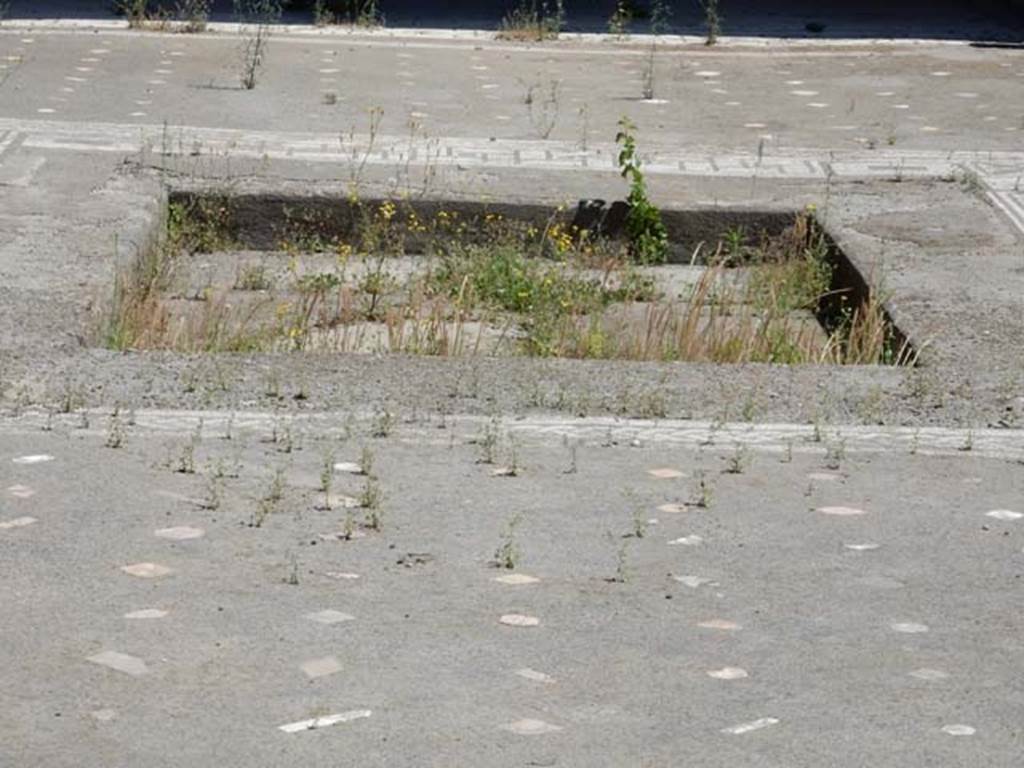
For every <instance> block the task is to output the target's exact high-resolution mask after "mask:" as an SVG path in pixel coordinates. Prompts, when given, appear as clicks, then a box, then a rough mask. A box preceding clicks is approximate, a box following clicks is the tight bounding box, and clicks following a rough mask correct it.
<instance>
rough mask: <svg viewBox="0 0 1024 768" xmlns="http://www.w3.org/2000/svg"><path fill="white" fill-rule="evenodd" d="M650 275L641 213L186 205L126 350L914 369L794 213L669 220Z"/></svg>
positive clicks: (133, 271) (258, 200)
mask: <svg viewBox="0 0 1024 768" xmlns="http://www.w3.org/2000/svg"><path fill="white" fill-rule="evenodd" d="M661 217H662V221H663V223H664V227H665V231H666V232H667V235H668V243H667V249H666V250H665V252H664V254H663V256H664V259H663V263H656V264H654V263H638V261H637V259H636V258H635V252H634V249H632V248H631V245H630V243H629V241H628V238H626V236H625V235H624V234H623V231H622V226H621V223H622V218H623V206H622V204H614V205H612V206H605V205H604V204H603V203H601V202H600V201H581V202H580V204H579V205H578V206H577V207H576V208H575V209H574V208H572V207H571V206H563V207H560V208H556V209H552V208H551V207H550V206H540V205H495V204H483V203H467V202H444V201H416V202H411V201H400V200H390V199H381V200H359V199H356V198H349V199H338V198H328V197H316V198H302V197H285V196H268V195H248V196H247V195H239V196H227V195H214V194H199V193H194V192H175V193H172V194H171V195H170V196H169V203H168V210H167V230H166V236H165V237H164V238H162V241H161V242H160V243H158V244H157V245H156V246H154V247H152V248H150V249H148V250H146V251H145V252H144V253H142V254H141V255H140V257H139V258H138V261H137V262H136V263H135V264H133V265H132V266H131V268H130V269H128V270H126V271H124V272H122V273H121V274H120V275H119V277H118V279H117V284H116V287H115V290H114V296H113V300H112V302H111V304H110V308H109V312H108V313H107V314H106V316H105V317H104V318H103V322H102V329H101V333H102V336H103V341H104V343H105V344H106V345H107V346H110V347H112V348H116V349H169V350H176V351H181V352H259V351H282V350H295V351H297V352H308V353H327V352H335V353H387V352H390V353H404V354H422V355H441V356H458V355H491V356H508V355H531V356H546V357H567V358H604V359H625V360H659V361H710V362H721V363H742V362H768V363H787V364H791V363H819V364H905V363H908V362H911V361H912V360H913V356H914V351H913V350H912V349H911V348H910V346H909V344H908V343H907V342H906V340H905V338H904V337H903V335H902V334H901V333H900V332H899V329H898V328H896V327H895V326H894V325H893V323H892V322H891V320H890V318H889V316H888V314H887V313H886V311H885V308H884V303H885V302H884V299H885V296H884V294H883V292H882V291H881V290H880V289H879V287H878V286H875V285H871V284H870V281H869V280H868V279H866V278H865V277H864V276H862V275H861V274H859V273H858V272H857V271H856V269H854V268H853V266H852V265H851V264H850V262H849V261H848V260H847V259H846V258H845V256H844V254H843V253H842V252H841V251H840V249H839V248H838V247H837V246H836V245H835V243H834V242H833V241H832V239H831V238H830V237H829V236H828V234H827V232H825V231H824V229H823V228H822V227H821V226H820V225H819V223H818V222H817V220H816V218H815V216H814V210H813V209H807V210H802V211H796V212H788V213H784V212H767V213H766V212H752V211H739V210H734V211H729V210H720V209H716V210H713V211H676V210H665V211H662V212H661Z"/></svg>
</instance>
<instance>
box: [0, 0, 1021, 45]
mask: <svg viewBox="0 0 1024 768" xmlns="http://www.w3.org/2000/svg"><path fill="white" fill-rule="evenodd" d="M332 1H334V0H332ZM530 1H531V0H526V2H530ZM362 2H366V0H362ZM518 2H519V0H447V2H436V1H435V2H430V1H429V0H378V8H379V11H380V13H381V14H382V15H383V17H384V20H385V23H386V24H387V25H388V26H393V27H446V28H450V27H454V28H466V29H471V28H477V29H497V28H498V26H499V25H500V23H501V19H502V18H503V17H504V15H505V14H506V13H507V12H508V11H509V10H510V9H511V8H512V7H514V6H516V5H517V4H518ZM537 2H538V4H540V3H541V2H542V0H537ZM650 2H651V0H633V2H632V5H633V6H634V8H635V9H636V12H635V16H636V19H635V20H634V22H633V23H632V24H631V25H630V29H629V31H630V32H632V33H634V34H640V33H644V32H646V31H647V30H648V22H647V20H646V18H645V17H646V16H647V9H648V8H649V6H650ZM150 4H151V6H152V7H153V8H156V7H158V6H162V7H163V8H164V9H165V10H167V11H169V12H171V13H173V11H174V8H175V5H176V0H150ZM312 4H313V0H290V2H289V6H290V7H289V8H288V9H286V11H285V13H284V15H283V17H282V21H284V22H285V23H303V24H308V23H310V21H311V19H312V12H311V10H310V9H311V7H312ZM551 4H552V5H553V0H551ZM666 4H667V5H669V6H671V7H672V9H673V12H672V21H671V30H670V31H672V32H675V33H681V34H703V33H704V22H703V11H702V10H701V6H700V3H699V2H698V0H666ZM115 5H116V0H12V3H11V7H10V10H9V12H8V16H9V17H10V18H13V19H42V18H57V17H68V18H80V19H110V18H114V15H115V14H114V10H113V9H114V7H115ZM564 6H565V14H566V28H567V30H568V31H581V32H604V31H607V28H608V18H609V16H611V14H612V11H613V10H614V8H615V0H598V1H597V2H586V1H585V0H564ZM232 8H233V0H215V1H214V3H213V16H212V17H213V19H214V20H216V21H228V20H231V19H232V18H233V15H234V14H233V12H232ZM720 15H721V17H722V34H725V35H743V36H778V37H791V38H806V39H819V38H824V39H828V38H858V37H862V38H872V37H892V38H911V37H913V38H931V39H963V40H972V41H976V42H1002V43H1015V42H1017V43H1019V42H1021V41H1022V40H1024V0H910V1H909V2H895V3H894V2H886V1H885V0H845V1H841V0H777V1H776V2H767V1H766V0H720Z"/></svg>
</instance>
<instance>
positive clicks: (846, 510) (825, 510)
mask: <svg viewBox="0 0 1024 768" xmlns="http://www.w3.org/2000/svg"><path fill="white" fill-rule="evenodd" d="M818 511H819V512H821V514H823V515H835V516H836V517H851V516H853V515H864V514H867V513H866V512H865V511H864V510H863V509H857V508H856V507H818Z"/></svg>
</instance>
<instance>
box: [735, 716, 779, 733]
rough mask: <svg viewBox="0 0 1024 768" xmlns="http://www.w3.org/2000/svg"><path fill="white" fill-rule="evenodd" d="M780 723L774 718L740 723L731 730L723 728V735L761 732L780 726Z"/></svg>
mask: <svg viewBox="0 0 1024 768" xmlns="http://www.w3.org/2000/svg"><path fill="white" fill-rule="evenodd" d="M778 723H779V721H778V719H777V718H774V717H762V718H759V719H757V720H752V721H751V722H749V723H740V724H739V725H733V726H730V727H729V728H723V729H722V733H731V734H733V735H735V736H739V735H742V734H744V733H750V732H751V731H759V730H761V729H762V728H767V727H769V726H772V725H778Z"/></svg>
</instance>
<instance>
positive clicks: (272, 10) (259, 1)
mask: <svg viewBox="0 0 1024 768" xmlns="http://www.w3.org/2000/svg"><path fill="white" fill-rule="evenodd" d="M234 9H235V17H236V18H237V19H238V23H239V24H240V25H241V30H242V42H241V44H240V46H239V51H238V55H239V80H240V81H241V83H242V87H243V88H244V89H245V90H247V91H251V90H252V89H253V88H255V87H256V81H257V79H258V77H259V74H260V70H261V69H262V68H263V65H264V64H265V62H266V57H267V44H268V43H269V41H270V35H271V27H272V25H273V24H275V23H277V22H278V21H279V20H280V18H281V3H280V0H234Z"/></svg>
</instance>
